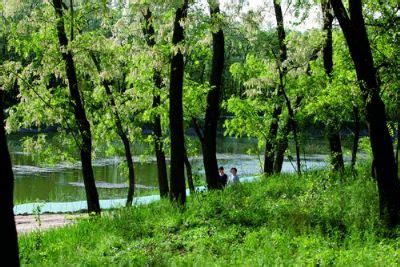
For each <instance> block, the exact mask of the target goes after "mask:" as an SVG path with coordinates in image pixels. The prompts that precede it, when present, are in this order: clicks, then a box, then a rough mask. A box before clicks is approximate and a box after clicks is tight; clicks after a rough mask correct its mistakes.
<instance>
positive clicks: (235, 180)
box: [218, 166, 240, 188]
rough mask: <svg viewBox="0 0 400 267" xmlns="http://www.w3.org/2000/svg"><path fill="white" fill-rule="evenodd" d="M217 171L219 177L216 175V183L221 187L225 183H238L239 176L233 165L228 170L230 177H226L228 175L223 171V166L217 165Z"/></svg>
mask: <svg viewBox="0 0 400 267" xmlns="http://www.w3.org/2000/svg"><path fill="white" fill-rule="evenodd" d="M218 172H219V177H218V184H219V186H220V187H221V188H224V187H225V186H226V185H233V184H237V183H239V182H240V181H239V176H238V175H237V169H236V168H235V167H232V168H231V170H230V172H231V174H232V175H231V177H229V178H228V175H226V173H225V171H224V167H222V166H221V167H219V168H218Z"/></svg>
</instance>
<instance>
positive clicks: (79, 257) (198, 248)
mask: <svg viewBox="0 0 400 267" xmlns="http://www.w3.org/2000/svg"><path fill="white" fill-rule="evenodd" d="M359 173H360V174H359V176H358V177H356V178H353V177H352V176H351V175H346V176H344V177H336V176H332V175H329V174H328V173H327V172H325V171H319V172H312V173H308V174H305V175H303V176H302V177H297V176H295V175H281V176H276V177H271V178H267V179H262V180H261V181H258V182H254V183H248V184H241V185H239V186H236V187H231V188H227V189H226V190H225V191H223V192H210V193H207V194H205V193H204V194H197V195H196V196H193V197H191V198H190V199H189V200H188V203H187V206H186V209H185V210H184V211H182V210H179V209H178V208H177V207H173V206H172V205H171V204H170V203H169V202H168V201H161V202H157V203H153V204H151V205H148V206H142V207H137V208H129V209H126V208H125V209H120V210H115V211H112V212H108V213H103V215H102V217H101V218H96V217H93V218H89V219H81V220H79V221H78V222H77V223H76V224H74V225H71V226H68V227H65V228H60V229H55V230H50V231H47V232H35V233H31V234H28V235H21V237H20V239H19V241H20V253H21V260H22V263H23V264H32V265H69V266H75V265H90V266H92V265H93V266H97V265H136V266H142V265H156V266H165V265H172V266H176V265H179V266H181V265H184V266H186V265H190V266H192V265H195V266H231V265H233V266H239V265H240V266H243V265H244V266H260V265H266V266H268V265H332V264H334V265H341V266H353V265H362V266H398V265H399V264H400V237H399V236H400V235H399V233H400V231H399V230H395V231H394V232H390V233H389V232H388V231H386V230H385V228H384V227H383V226H382V225H381V223H380V221H379V218H378V198H377V189H376V185H375V182H374V181H373V180H371V179H370V178H369V177H368V176H367V175H365V173H367V171H362V170H361V171H360V172H359Z"/></svg>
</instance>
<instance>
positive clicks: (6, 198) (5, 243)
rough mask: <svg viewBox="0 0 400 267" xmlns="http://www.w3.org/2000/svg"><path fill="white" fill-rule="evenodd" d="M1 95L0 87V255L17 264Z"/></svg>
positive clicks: (10, 177) (15, 235)
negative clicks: (0, 247)
mask: <svg viewBox="0 0 400 267" xmlns="http://www.w3.org/2000/svg"><path fill="white" fill-rule="evenodd" d="M3 97H4V96H3V91H2V89H0V123H1V126H0V162H1V164H0V174H1V178H0V218H1V219H0V236H1V244H2V249H1V250H0V251H1V252H0V257H1V260H2V262H3V263H6V264H8V265H10V266H19V253H18V238H17V230H16V227H15V219H14V210H13V209H14V202H13V197H14V174H13V171H12V166H11V158H10V154H9V152H8V146H7V137H6V133H5V129H4V114H3V110H4V107H3Z"/></svg>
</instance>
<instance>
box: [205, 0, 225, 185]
mask: <svg viewBox="0 0 400 267" xmlns="http://www.w3.org/2000/svg"><path fill="white" fill-rule="evenodd" d="M218 2H219V1H215V0H210V1H209V5H210V15H211V19H212V21H213V23H214V25H213V26H214V27H215V26H216V25H215V24H217V23H218V21H217V20H218V19H219V15H220V9H219V3H218ZM212 38H213V42H212V47H213V56H212V64H211V73H210V86H211V89H210V91H209V92H208V94H207V104H206V105H207V106H206V115H205V121H204V130H203V136H200V140H201V147H202V151H203V163H204V170H205V173H206V181H207V185H208V188H209V189H216V188H218V187H219V184H218V162H217V127H218V119H219V114H220V96H221V90H222V74H223V71H224V57H225V39H224V32H223V30H222V29H221V27H220V26H217V29H213V30H212Z"/></svg>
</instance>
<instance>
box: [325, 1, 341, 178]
mask: <svg viewBox="0 0 400 267" xmlns="http://www.w3.org/2000/svg"><path fill="white" fill-rule="evenodd" d="M321 7H322V16H323V29H322V30H323V31H324V33H325V35H326V36H325V42H324V46H323V57H324V68H325V73H326V75H327V76H328V82H330V80H331V79H332V70H333V46H332V22H333V10H332V7H331V4H330V3H329V1H327V0H325V1H322V3H321ZM325 130H326V131H327V134H328V141H329V148H330V154H331V165H332V167H333V170H335V171H343V170H344V161H343V152H342V142H341V139H340V133H339V129H337V127H335V126H334V125H325Z"/></svg>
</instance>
